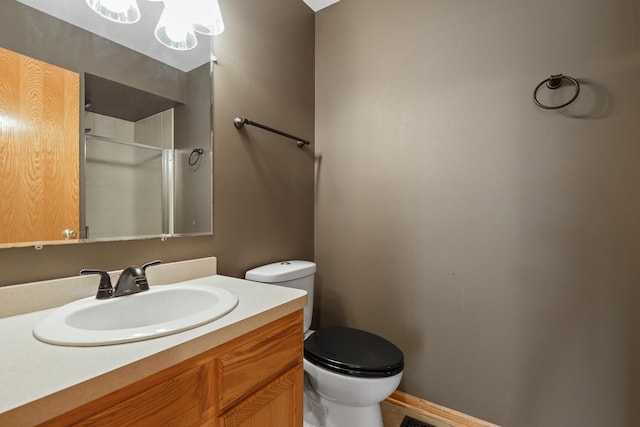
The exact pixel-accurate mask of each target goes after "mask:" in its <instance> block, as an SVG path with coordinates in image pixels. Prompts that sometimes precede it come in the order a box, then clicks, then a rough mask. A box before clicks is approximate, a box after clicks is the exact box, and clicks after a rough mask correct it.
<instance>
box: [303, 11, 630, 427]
mask: <svg viewBox="0 0 640 427" xmlns="http://www.w3.org/2000/svg"><path fill="white" fill-rule="evenodd" d="M637 28H638V2H637V1H635V0H607V1H605V0H588V1H584V0H567V1H563V2H557V1H551V0H542V1H536V2H531V1H508V0H494V1H468V0H466V1H465V0H453V1H452V0H432V1H423V0H396V1H385V0H343V1H341V2H339V3H337V4H335V5H333V6H331V7H329V8H327V9H325V10H322V11H321V12H319V13H318V14H317V18H316V154H317V156H318V157H321V161H320V163H319V166H318V168H317V169H318V170H317V194H316V197H317V201H316V205H317V208H316V246H315V247H316V261H317V263H318V278H317V281H318V291H319V297H318V302H319V304H320V307H319V312H318V313H319V318H318V321H319V323H320V324H324V325H326V324H332V323H339V324H347V325H351V326H354V327H361V328H364V329H368V330H371V331H374V332H377V333H379V334H381V335H383V336H385V337H387V338H389V339H390V340H392V341H393V342H395V343H396V344H397V345H399V346H400V347H401V348H402V349H403V350H404V352H405V356H406V373H405V377H404V379H403V382H402V384H401V386H400V389H402V390H404V391H406V392H409V393H411V394H414V395H417V396H419V397H422V398H425V399H428V400H431V401H435V402H437V403H440V404H443V405H445V406H448V407H452V408H455V409H458V410H461V411H463V412H466V413H469V414H472V415H476V416H478V417H481V418H485V419H488V420H490V421H493V422H496V423H499V424H502V425H507V426H517V427H534V426H536V427H539V426H594V427H595V426H602V425H606V426H625V427H626V426H629V427H630V426H637V425H640V417H639V414H638V409H637V408H638V407H639V406H640V398H639V397H640V396H639V395H638V385H639V384H640V381H639V378H638V360H640V354H638V344H637V342H638V334H639V332H638V331H639V330H640V329H639V328H637V327H636V328H632V327H631V326H632V324H634V325H636V326H637V325H638V317H639V315H638V314H636V313H637V309H636V307H637V306H638V303H639V302H640V298H639V295H638V290H637V289H638V287H639V285H640V284H639V283H638V280H639V277H640V262H638V254H639V253H640V251H639V249H640V248H639V242H640V226H639V224H640V220H639V218H640V167H639V163H638V160H639V159H640V139H639V136H640V132H639V128H638V123H639V122H638V119H637V117H638V109H639V108H640V82H639V79H638V76H639V75H640V74H639V72H640V66H639V65H640V64H639V51H638V43H639V41H640V40H639V39H638V32H637ZM554 73H565V74H568V75H572V76H574V77H576V78H579V79H580V80H581V81H582V82H583V88H582V92H581V94H580V97H579V99H578V101H577V102H576V103H575V104H574V105H572V106H571V107H569V108H566V109H564V110H562V111H556V112H549V111H543V110H541V109H539V108H537V107H536V106H534V104H533V101H532V92H533V89H534V87H535V86H536V85H537V84H538V83H539V82H540V81H542V80H543V79H545V78H546V77H548V76H549V75H550V74H554Z"/></svg>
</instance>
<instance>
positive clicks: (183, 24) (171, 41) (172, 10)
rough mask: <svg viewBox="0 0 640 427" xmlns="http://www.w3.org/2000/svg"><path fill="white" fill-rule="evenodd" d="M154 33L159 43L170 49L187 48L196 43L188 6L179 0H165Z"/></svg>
mask: <svg viewBox="0 0 640 427" xmlns="http://www.w3.org/2000/svg"><path fill="white" fill-rule="evenodd" d="M155 35H156V38H157V39H158V41H159V42H160V43H162V44H163V45H165V46H167V47H170V48H171V49H176V50H189V49H193V48H194V47H196V45H197V44H198V39H197V38H196V35H195V33H194V31H193V26H192V22H191V16H190V13H189V8H188V7H184V5H183V4H182V5H181V2H180V0H165V2H164V11H162V15H160V19H159V20H158V25H157V26H156V31H155Z"/></svg>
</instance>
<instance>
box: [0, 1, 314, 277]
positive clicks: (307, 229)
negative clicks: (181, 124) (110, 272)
mask: <svg viewBox="0 0 640 427" xmlns="http://www.w3.org/2000/svg"><path fill="white" fill-rule="evenodd" d="M7 1H9V0H2V5H3V6H4V5H5V4H6V2H7ZM267 3H268V4H267ZM220 5H221V8H222V12H223V14H224V18H225V24H226V30H225V32H224V33H223V34H222V35H221V36H218V37H216V55H217V56H218V58H219V65H218V66H217V67H216V70H215V77H214V80H215V100H214V104H215V105H214V122H215V125H214V126H215V131H214V153H213V154H214V156H213V157H214V159H213V163H214V165H213V167H214V178H213V179H214V190H213V204H214V226H213V227H214V228H213V237H210V236H209V237H197V238H195V237H193V238H175V239H169V240H168V241H166V242H160V241H159V240H149V241H133V242H114V243H100V244H97V243H96V244H81V245H69V246H47V247H45V248H44V249H43V250H42V251H36V250H34V249H33V248H16V249H0V285H8V284H14V283H21V282H24V281H32V280H41V279H48V278H54V277H64V276H69V275H75V274H77V273H78V271H79V270H80V269H81V268H85V267H96V268H103V269H117V268H122V267H123V266H126V265H129V264H132V263H134V264H135V263H138V264H139V263H142V262H145V261H148V260H151V259H154V258H159V259H162V260H164V261H175V260H183V259H189V258H195V257H202V256H211V255H214V256H217V257H218V264H219V272H220V273H222V274H227V275H235V276H241V275H242V274H243V273H244V271H245V270H246V269H248V268H251V267H254V266H256V265H258V264H261V263H264V262H272V261H276V260H280V259H286V258H300V259H312V258H313V179H314V178H313V154H312V152H313V147H311V148H306V149H305V150H299V149H298V148H297V147H296V146H295V144H293V143H288V142H286V140H282V139H281V138H275V137H271V136H270V135H268V134H265V133H263V132H261V131H260V130H258V129H255V128H254V129H247V130H246V131H245V132H238V131H237V130H236V129H235V127H234V126H233V124H232V119H233V117H234V116H235V115H240V114H244V115H247V116H248V117H250V118H252V119H254V120H256V121H264V122H265V123H267V124H271V125H272V126H275V127H282V128H283V129H288V130H289V131H290V132H292V133H299V134H301V135H306V136H307V137H308V138H312V135H313V129H314V80H313V78H314V77H313V76H314V62H313V61H314V59H313V51H314V15H313V12H312V11H311V10H310V9H309V8H308V7H306V6H305V5H304V3H302V2H301V1H300V0H272V1H269V2H263V1H260V0H221V1H220Z"/></svg>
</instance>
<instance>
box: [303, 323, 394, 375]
mask: <svg viewBox="0 0 640 427" xmlns="http://www.w3.org/2000/svg"><path fill="white" fill-rule="evenodd" d="M304 357H305V359H307V360H308V361H309V362H311V363H313V364H314V365H317V366H320V367H322V368H324V369H327V370H329V371H332V372H336V373H339V374H343V375H349V376H353V377H365V378H384V377H391V376H393V375H396V374H399V373H400V372H402V370H403V368H404V355H403V354H402V351H401V350H400V349H399V348H398V347H396V346H395V345H393V344H392V343H390V342H389V341H387V340H386V339H384V338H382V337H379V336H378V335H375V334H372V333H370V332H365V331H361V330H359V329H353V328H347V327H343V326H330V327H327V328H322V329H319V330H317V331H316V332H315V333H313V334H311V335H309V337H308V338H307V339H306V340H305V341H304Z"/></svg>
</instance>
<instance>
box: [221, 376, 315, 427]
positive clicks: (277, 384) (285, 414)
mask: <svg viewBox="0 0 640 427" xmlns="http://www.w3.org/2000/svg"><path fill="white" fill-rule="evenodd" d="M303 376H304V372H303V369H302V364H300V365H298V366H297V367H296V368H294V369H292V370H290V371H288V372H287V373H285V374H284V375H282V376H280V377H278V378H277V379H275V380H274V381H273V382H271V383H270V384H268V385H266V386H265V387H263V388H262V389H260V390H259V391H257V392H256V393H255V394H253V395H251V396H249V397H248V398H247V399H245V400H244V401H242V402H241V403H239V404H238V405H237V406H235V407H234V408H233V409H231V410H230V411H228V412H226V413H225V414H222V415H221V416H220V417H219V418H218V423H217V425H218V427H276V426H277V427H300V426H301V425H302V383H303Z"/></svg>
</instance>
